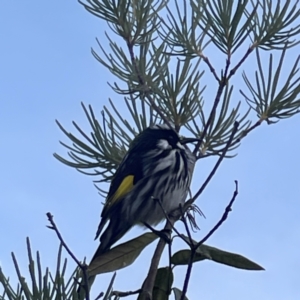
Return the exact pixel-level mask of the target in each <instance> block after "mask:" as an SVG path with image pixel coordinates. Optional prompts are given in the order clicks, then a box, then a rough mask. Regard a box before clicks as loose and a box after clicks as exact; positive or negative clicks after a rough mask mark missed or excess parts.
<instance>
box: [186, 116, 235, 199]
mask: <svg viewBox="0 0 300 300" xmlns="http://www.w3.org/2000/svg"><path fill="white" fill-rule="evenodd" d="M238 127H239V122H237V121H235V122H234V125H233V129H232V132H231V135H230V137H229V140H228V142H227V144H226V146H225V148H224V150H223V152H222V154H221V156H220V157H219V159H218V160H217V162H216V164H215V166H214V168H213V169H212V171H211V172H210V174H209V175H208V177H207V179H206V180H205V182H204V183H203V184H202V186H201V187H200V189H199V190H198V191H197V193H196V194H195V195H194V197H193V198H192V199H190V200H189V201H190V202H191V203H194V202H195V200H196V199H197V198H198V197H199V196H200V195H201V194H202V192H203V191H204V189H205V188H206V186H207V185H208V183H209V182H210V180H211V179H212V177H213V176H214V175H215V173H216V171H217V169H218V168H219V166H220V164H221V162H222V160H223V159H224V157H225V155H226V153H227V151H228V149H229V147H230V145H231V143H232V140H233V137H234V135H235V134H236V132H237V130H238Z"/></svg>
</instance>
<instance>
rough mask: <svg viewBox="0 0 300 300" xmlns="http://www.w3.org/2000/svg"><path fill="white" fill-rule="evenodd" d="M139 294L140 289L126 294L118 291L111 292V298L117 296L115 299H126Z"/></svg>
mask: <svg viewBox="0 0 300 300" xmlns="http://www.w3.org/2000/svg"><path fill="white" fill-rule="evenodd" d="M140 292H141V289H138V290H136V291H128V292H120V291H112V292H111V296H117V297H120V298H121V297H127V296H131V295H136V294H139V293H140Z"/></svg>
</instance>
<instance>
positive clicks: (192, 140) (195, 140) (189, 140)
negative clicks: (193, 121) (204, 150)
mask: <svg viewBox="0 0 300 300" xmlns="http://www.w3.org/2000/svg"><path fill="white" fill-rule="evenodd" d="M200 141H201V140H200V139H196V138H183V139H182V140H180V143H181V144H182V145H184V144H188V143H194V142H200Z"/></svg>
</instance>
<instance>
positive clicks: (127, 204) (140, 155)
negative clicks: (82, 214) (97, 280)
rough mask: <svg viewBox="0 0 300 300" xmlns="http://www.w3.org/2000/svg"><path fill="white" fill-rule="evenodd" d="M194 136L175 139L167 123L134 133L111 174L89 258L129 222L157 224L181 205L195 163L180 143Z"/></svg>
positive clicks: (100, 251)
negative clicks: (126, 150)
mask: <svg viewBox="0 0 300 300" xmlns="http://www.w3.org/2000/svg"><path fill="white" fill-rule="evenodd" d="M195 141H199V139H193V138H189V139H185V138H180V136H179V135H178V133H177V132H176V131H175V130H174V129H173V128H170V127H169V125H167V124H157V125H154V126H152V127H148V128H146V129H145V130H144V131H142V132H141V133H140V134H138V135H137V136H136V137H135V138H134V140H133V141H132V143H131V145H130V147H129V150H128V152H127V154H126V155H125V156H124V158H123V160H122V162H121V164H120V165H119V167H118V168H117V170H116V173H115V174H114V176H113V179H112V182H111V185H110V188H109V192H108V195H107V198H106V201H105V204H104V208H103V210H102V213H101V221H100V224H99V227H98V230H97V233H96V238H95V239H97V238H98V237H99V236H100V245H99V247H98V249H97V251H96V253H95V255H94V257H93V258H92V261H93V260H94V259H96V258H97V257H98V256H100V255H101V254H103V253H105V252H107V251H108V250H109V249H110V247H111V246H112V245H113V244H114V243H116V242H117V241H118V240H119V239H120V238H121V237H122V236H123V235H124V234H125V233H126V232H127V231H128V230H129V229H130V228H131V227H133V226H134V225H136V224H140V225H150V226H152V225H157V224H158V223H159V222H161V221H162V220H164V219H165V213H167V214H169V213H171V212H172V211H173V210H175V209H177V208H178V207H179V205H180V204H184V201H185V199H186V197H187V195H188V192H189V187H190V183H191V178H192V173H193V169H194V165H195V162H196V158H195V155H193V154H192V152H191V151H190V149H189V148H188V147H187V145H186V144H187V143H191V142H195ZM155 199H156V200H155ZM157 200H158V201H160V203H158V201H157ZM163 210H164V211H163ZM107 223H108V225H107V227H106V228H105V225H106V224H107ZM104 228H105V229H104Z"/></svg>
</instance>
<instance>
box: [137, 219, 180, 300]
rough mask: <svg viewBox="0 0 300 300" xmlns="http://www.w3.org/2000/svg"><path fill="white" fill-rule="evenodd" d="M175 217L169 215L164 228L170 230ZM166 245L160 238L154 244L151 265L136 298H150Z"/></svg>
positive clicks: (148, 299)
mask: <svg viewBox="0 0 300 300" xmlns="http://www.w3.org/2000/svg"><path fill="white" fill-rule="evenodd" d="M176 220H177V218H173V217H169V220H167V222H166V225H165V227H164V230H171V229H172V227H173V225H174V223H175V222H176ZM165 245H166V240H165V239H163V238H161V239H160V240H159V242H158V244H157V246H156V249H155V252H154V254H153V257H152V260H151V265H150V268H149V271H148V275H147V277H146V279H145V280H144V283H143V285H142V288H141V293H140V295H139V297H138V300H151V299H152V291H153V287H154V282H155V278H156V274H157V269H158V264H159V261H160V258H161V255H162V253H163V250H164V248H165Z"/></svg>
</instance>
